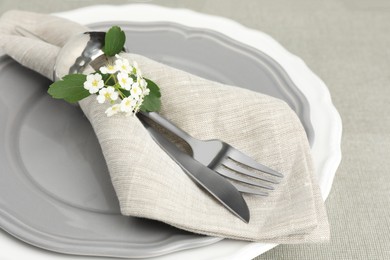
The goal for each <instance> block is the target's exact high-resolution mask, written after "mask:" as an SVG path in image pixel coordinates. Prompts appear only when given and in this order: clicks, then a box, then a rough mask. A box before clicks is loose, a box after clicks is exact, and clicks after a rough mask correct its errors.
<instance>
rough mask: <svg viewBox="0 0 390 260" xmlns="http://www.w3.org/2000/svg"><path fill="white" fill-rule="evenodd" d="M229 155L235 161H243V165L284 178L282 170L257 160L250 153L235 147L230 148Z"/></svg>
mask: <svg viewBox="0 0 390 260" xmlns="http://www.w3.org/2000/svg"><path fill="white" fill-rule="evenodd" d="M228 157H229V158H231V159H233V160H234V161H237V162H239V163H242V164H243V165H246V166H249V167H251V168H253V169H256V170H259V171H262V172H264V173H268V174H271V175H273V176H276V177H280V178H283V174H281V173H280V172H277V171H275V170H272V169H271V168H269V167H267V166H265V165H263V164H260V163H258V162H256V161H255V160H254V159H252V158H251V157H249V156H248V155H246V154H244V153H242V152H240V151H238V150H237V149H235V148H232V149H229V152H228Z"/></svg>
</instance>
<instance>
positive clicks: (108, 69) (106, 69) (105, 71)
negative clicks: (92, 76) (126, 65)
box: [100, 63, 118, 74]
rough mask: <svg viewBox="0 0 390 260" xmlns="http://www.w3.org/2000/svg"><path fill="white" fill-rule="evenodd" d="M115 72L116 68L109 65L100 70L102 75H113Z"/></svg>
mask: <svg viewBox="0 0 390 260" xmlns="http://www.w3.org/2000/svg"><path fill="white" fill-rule="evenodd" d="M117 71H118V70H117V68H116V66H114V65H113V64H111V63H109V64H107V66H103V67H101V68H100V72H101V73H103V74H114V73H116V72H117Z"/></svg>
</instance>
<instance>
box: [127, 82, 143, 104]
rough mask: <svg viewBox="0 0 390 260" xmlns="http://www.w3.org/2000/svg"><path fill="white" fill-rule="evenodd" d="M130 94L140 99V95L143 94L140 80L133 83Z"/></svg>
mask: <svg viewBox="0 0 390 260" xmlns="http://www.w3.org/2000/svg"><path fill="white" fill-rule="evenodd" d="M130 94H131V97H132V98H133V99H135V100H139V99H140V96H141V95H142V89H141V88H140V87H139V83H138V82H135V83H134V84H133V85H131V89H130Z"/></svg>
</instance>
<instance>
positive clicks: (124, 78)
mask: <svg viewBox="0 0 390 260" xmlns="http://www.w3.org/2000/svg"><path fill="white" fill-rule="evenodd" d="M117 78H118V82H119V85H121V87H122V88H124V89H126V90H130V87H131V84H133V79H132V78H131V77H129V74H127V73H125V72H120V73H118V76H117Z"/></svg>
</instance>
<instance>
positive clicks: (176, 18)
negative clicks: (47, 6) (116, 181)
mask: <svg viewBox="0 0 390 260" xmlns="http://www.w3.org/2000/svg"><path fill="white" fill-rule="evenodd" d="M129 14H131V15H129ZM59 15H60V16H62V17H66V18H68V19H71V20H74V21H77V22H79V23H83V24H91V23H96V22H103V20H102V19H104V20H105V21H130V22H151V21H157V22H161V21H168V22H175V23H180V24H184V25H187V26H190V27H194V28H207V29H211V30H214V31H217V32H220V33H223V34H224V35H226V36H229V37H231V38H233V39H240V41H241V42H242V43H244V44H246V45H248V46H251V47H254V48H256V49H258V50H260V51H262V52H264V53H266V54H268V55H269V56H270V57H272V58H273V59H274V60H276V61H277V62H278V63H279V64H280V65H281V66H282V67H283V68H284V70H285V71H286V72H287V74H288V75H289V76H290V78H291V79H292V81H293V82H294V83H295V85H296V86H297V87H298V88H299V89H300V90H301V91H302V92H303V94H304V95H305V96H306V98H307V99H308V101H309V104H310V110H311V122H312V125H313V129H314V132H315V136H316V138H315V139H314V141H313V144H312V150H313V157H314V161H315V165H316V167H317V173H318V177H319V180H320V186H321V190H322V194H323V197H324V198H326V196H327V195H328V193H329V191H330V187H331V184H332V180H333V177H334V174H335V171H336V169H337V167H338V165H339V162H340V159H341V152H340V139H341V138H340V137H341V121H340V118H339V115H338V113H337V111H336V110H335V108H334V107H333V105H332V103H331V100H330V96H329V92H328V90H327V89H326V87H325V85H324V84H323V83H322V81H321V80H319V79H318V78H317V77H316V76H315V75H314V74H313V73H312V72H310V70H309V69H308V68H307V67H306V66H305V64H304V63H303V62H302V61H301V60H299V59H298V58H296V57H295V56H293V55H291V54H289V53H288V52H287V51H286V50H284V49H283V48H282V47H281V46H280V45H279V44H277V43H276V42H275V41H274V40H272V39H271V38H270V37H269V36H266V35H264V34H262V33H260V32H256V31H253V30H249V29H247V28H244V27H242V26H240V25H238V24H237V23H235V22H233V21H230V20H227V19H224V18H218V17H212V16H207V15H203V14H198V13H194V12H191V11H188V10H178V9H167V8H161V7H157V6H151V5H128V6H120V7H118V6H104V7H103V6H100V7H89V8H84V9H79V10H75V11H71V12H67V13H62V14H59ZM319 119H321V120H319ZM273 246H274V245H271V244H261V243H248V242H241V241H231V240H223V241H221V242H218V243H216V244H214V245H211V246H207V247H203V248H198V249H191V250H186V251H182V252H177V253H173V254H169V255H166V256H162V257H159V259H168V258H169V259H183V258H185V259H216V258H219V257H221V258H224V259H226V258H231V259H250V258H252V257H255V256H257V255H259V254H261V253H263V252H265V251H267V250H268V249H270V248H272V247H273Z"/></svg>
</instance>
